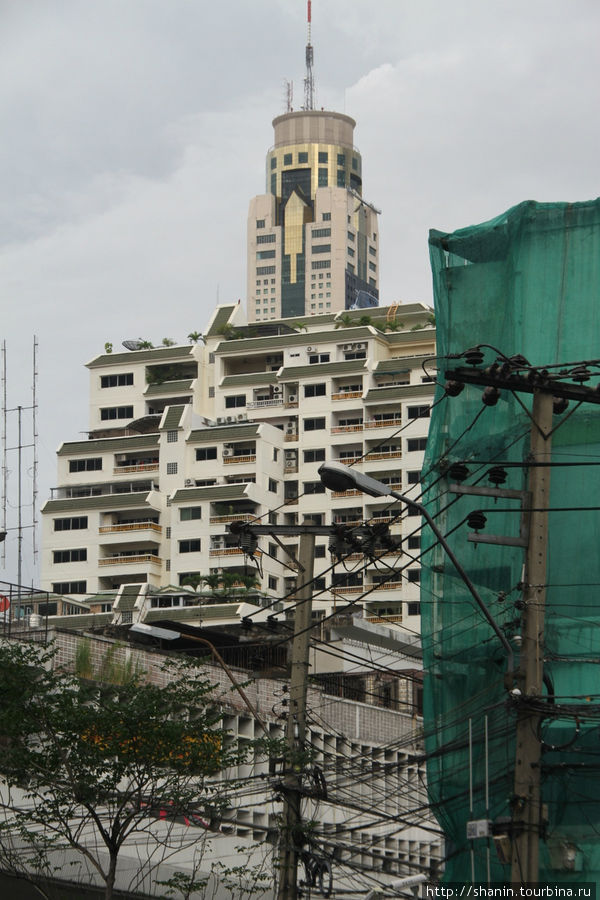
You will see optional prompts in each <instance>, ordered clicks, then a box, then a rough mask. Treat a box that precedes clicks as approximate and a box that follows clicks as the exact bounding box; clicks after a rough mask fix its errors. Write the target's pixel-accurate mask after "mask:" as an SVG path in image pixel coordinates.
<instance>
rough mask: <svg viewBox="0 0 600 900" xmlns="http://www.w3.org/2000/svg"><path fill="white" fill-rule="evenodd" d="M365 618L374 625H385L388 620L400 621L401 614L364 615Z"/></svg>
mask: <svg viewBox="0 0 600 900" xmlns="http://www.w3.org/2000/svg"><path fill="white" fill-rule="evenodd" d="M365 619H366V620H367V622H372V623H373V624H374V625H387V623H388V622H401V621H402V616H365Z"/></svg>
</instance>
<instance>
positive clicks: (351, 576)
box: [42, 303, 435, 631]
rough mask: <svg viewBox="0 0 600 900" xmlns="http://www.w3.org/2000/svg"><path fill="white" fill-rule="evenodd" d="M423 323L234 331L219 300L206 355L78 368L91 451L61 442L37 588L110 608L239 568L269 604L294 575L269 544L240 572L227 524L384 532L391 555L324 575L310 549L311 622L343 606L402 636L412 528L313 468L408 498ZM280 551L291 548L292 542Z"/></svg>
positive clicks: (157, 354)
mask: <svg viewBox="0 0 600 900" xmlns="http://www.w3.org/2000/svg"><path fill="white" fill-rule="evenodd" d="M361 322H362V323H363V324H360V323H361ZM429 323H430V311H429V310H428V308H427V307H425V306H424V305H422V304H419V303H413V304H407V305H402V306H397V307H388V308H376V309H374V310H371V311H370V315H369V316H367V317H365V315H364V310H357V311H355V312H352V313H344V314H342V316H338V317H337V318H336V317H335V316H333V315H329V316H316V317H306V318H305V319H304V321H303V323H302V324H301V323H298V322H296V321H294V322H290V321H286V320H277V321H275V322H272V323H268V324H260V325H259V324H254V325H250V326H248V325H246V324H245V322H244V321H243V310H242V308H241V306H239V305H235V306H222V307H218V308H217V309H216V311H215V313H214V315H213V317H212V321H211V322H210V324H209V326H208V328H207V330H206V334H205V335H204V343H198V344H194V345H191V346H190V345H187V346H178V347H168V348H157V349H151V350H137V351H126V352H122V353H109V354H102V355H100V356H98V357H96V358H94V359H93V360H91V361H90V362H89V363H88V364H87V368H88V370H89V375H90V421H89V439H88V440H83V441H82V440H76V441H68V440H67V441H66V442H65V443H63V444H62V445H61V446H60V447H59V449H58V454H57V456H58V466H57V483H56V487H55V488H53V490H52V495H51V497H50V499H49V500H48V501H47V502H46V504H45V506H44V507H43V510H42V513H43V538H42V554H43V563H42V588H43V589H45V590H49V591H53V592H55V593H59V594H66V595H92V594H93V595H98V594H100V595H101V594H102V593H103V592H107V601H106V602H107V604H109V603H110V598H111V597H114V592H115V591H117V590H118V589H119V588H121V586H123V585H127V584H144V583H146V584H147V585H148V586H149V588H152V589H155V588H156V589H158V588H160V587H164V586H166V585H176V586H178V585H185V584H186V583H192V584H194V583H197V582H198V580H199V579H200V578H201V577H202V576H210V575H212V576H214V575H217V574H219V573H229V574H230V575H232V576H236V577H239V578H242V576H245V575H248V574H253V575H255V577H256V578H257V580H258V583H259V587H260V589H261V591H262V593H263V594H264V596H266V597H268V598H272V599H276V598H279V599H285V597H286V596H287V595H288V594H290V593H291V592H293V589H294V585H295V573H294V571H293V570H292V569H290V568H289V567H288V565H287V563H288V562H289V560H288V559H287V558H286V556H285V553H284V551H283V549H282V547H281V546H279V545H278V544H277V543H276V542H275V541H274V540H273V539H272V538H270V537H269V538H267V537H261V538H259V539H258V546H257V549H256V553H255V556H254V560H255V561H256V562H257V563H259V565H258V566H257V567H255V565H254V563H253V560H252V558H249V557H247V556H245V555H244V553H243V551H242V549H241V548H240V547H239V546H238V540H237V539H236V538H234V537H233V536H232V535H231V534H230V533H229V530H228V526H229V524H230V523H231V522H232V521H233V520H239V519H246V520H247V521H251V520H253V519H259V520H260V521H261V522H262V523H270V524H272V525H277V524H280V525H294V524H297V523H301V522H303V521H304V519H305V518H306V517H310V518H311V519H313V521H316V522H320V523H322V524H323V525H332V524H345V525H347V526H349V527H353V526H355V525H359V524H362V523H365V522H367V523H372V522H376V523H385V522H387V523H389V525H390V529H391V533H392V535H393V536H394V537H395V538H396V539H400V538H403V543H402V546H401V548H398V547H396V548H392V549H390V550H384V549H381V552H380V553H379V554H377V555H376V556H375V557H374V558H373V559H371V561H368V560H365V558H364V556H363V555H362V554H361V553H356V554H353V556H351V557H350V558H349V559H348V560H346V561H345V563H344V565H343V566H342V565H339V566H337V567H336V568H335V570H334V571H333V572H332V571H331V570H330V568H331V562H332V560H331V556H330V553H329V549H328V544H329V539H328V538H327V537H318V538H317V542H316V551H315V575H316V582H315V591H316V598H315V610H316V611H317V612H319V611H322V612H323V613H325V612H326V611H330V610H331V609H333V608H334V607H338V606H340V605H343V604H347V603H350V602H352V603H354V604H355V606H356V608H357V609H361V608H362V610H363V615H364V617H365V618H366V619H368V620H369V621H371V622H373V623H388V622H391V623H396V624H400V623H403V624H404V625H406V626H407V627H408V628H409V629H410V630H411V631H415V630H418V629H419V621H420V620H419V585H418V581H419V563H418V561H416V560H415V561H414V562H413V561H412V557H416V556H418V553H419V534H418V529H419V525H420V520H419V519H418V518H417V519H414V518H410V517H408V518H407V517H406V512H405V511H403V518H402V519H399V518H397V517H396V516H397V513H398V511H399V508H398V506H396V507H394V508H393V509H391V508H390V500H389V498H388V499H386V498H373V497H368V496H366V495H361V494H358V493H357V492H355V491H346V492H343V493H337V494H336V493H333V494H332V493H330V492H328V491H327V492H326V491H325V489H324V487H323V486H322V484H321V482H320V480H319V476H318V472H317V470H318V468H319V465H320V463H321V462H322V461H324V460H339V461H341V462H344V463H347V464H353V465H356V466H358V467H359V469H360V471H362V472H365V473H366V474H369V475H371V476H373V477H375V478H377V479H379V480H381V481H384V482H386V483H389V484H390V486H393V488H394V489H396V490H406V489H411V490H413V494H412V496H416V495H417V493H418V484H417V482H418V479H419V472H420V468H421V461H422V456H423V450H424V446H425V440H426V436H427V427H428V407H429V404H430V402H431V399H432V396H433V384H432V383H431V378H430V376H429V375H428V374H427V373H426V371H425V370H424V369H423V367H422V363H423V362H424V361H425V360H426V359H427V358H429V357H432V356H433V355H434V346H435V344H434V341H435V331H434V329H433V327H432V326H431V325H430V324H429ZM340 326H344V327H340ZM283 543H284V545H286V546H289V548H290V549H291V550H292V552H294V553H296V552H297V549H298V547H297V544H298V541H297V540H296V539H293V540H290V539H289V538H287V539H285V540H284V541H283ZM363 595H364V597H363ZM106 608H108V605H107V606H106Z"/></svg>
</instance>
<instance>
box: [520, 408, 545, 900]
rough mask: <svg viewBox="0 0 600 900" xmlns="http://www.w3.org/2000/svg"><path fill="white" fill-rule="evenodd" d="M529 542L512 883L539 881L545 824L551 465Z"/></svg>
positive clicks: (535, 441)
mask: <svg viewBox="0 0 600 900" xmlns="http://www.w3.org/2000/svg"><path fill="white" fill-rule="evenodd" d="M552 408H553V397H552V395H551V394H548V393H542V392H541V391H536V392H535V393H534V395H533V411H532V420H533V421H532V428H531V445H530V447H531V449H530V457H529V458H530V461H531V462H533V463H550V461H551V450H552V439H551V432H552ZM529 492H530V495H531V512H530V513H529V543H528V546H527V554H526V559H525V579H524V582H525V583H524V589H523V603H524V608H523V618H522V630H521V637H522V645H521V661H520V667H519V674H518V678H517V683H518V686H519V689H520V690H521V692H522V694H523V697H524V700H525V702H524V703H523V704H521V706H520V708H519V711H518V713H517V731H516V753H515V781H514V785H515V787H514V798H513V810H512V836H513V840H512V860H511V863H512V865H511V882H512V883H513V884H517V885H519V884H525V885H527V884H532V883H535V882H537V881H538V877H539V876H538V873H539V844H540V832H541V823H542V808H541V794H540V773H541V758H542V745H541V743H540V738H539V730H540V726H541V719H542V716H541V714H540V713H539V712H536V711H534V710H532V709H531V708H530V704H529V703H528V702H527V701H528V700H530V699H534V698H541V696H542V682H543V678H544V615H545V605H546V559H547V549H548V512H547V509H548V506H549V501H550V465H547V466H544V465H541V466H540V465H534V466H532V467H531V468H530V470H529Z"/></svg>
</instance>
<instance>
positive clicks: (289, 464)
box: [285, 459, 297, 469]
mask: <svg viewBox="0 0 600 900" xmlns="http://www.w3.org/2000/svg"><path fill="white" fill-rule="evenodd" d="M296 466H297V462H296V460H295V459H286V461H285V468H286V469H295V468H296Z"/></svg>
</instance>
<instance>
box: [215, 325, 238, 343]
mask: <svg viewBox="0 0 600 900" xmlns="http://www.w3.org/2000/svg"><path fill="white" fill-rule="evenodd" d="M217 334H221V335H223V337H224V338H225V340H226V341H235V340H237V339H239V338H241V337H243V333H242V332H241V331H240V330H239V329H238V328H235V327H234V326H233V325H232V324H231V323H230V322H226V323H225V324H224V325H221V327H220V328H219V329H217Z"/></svg>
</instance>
